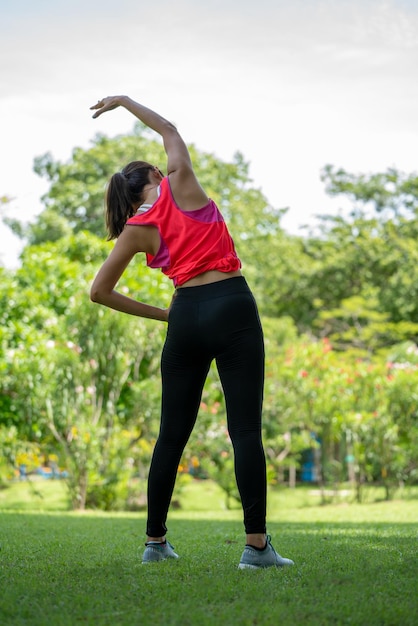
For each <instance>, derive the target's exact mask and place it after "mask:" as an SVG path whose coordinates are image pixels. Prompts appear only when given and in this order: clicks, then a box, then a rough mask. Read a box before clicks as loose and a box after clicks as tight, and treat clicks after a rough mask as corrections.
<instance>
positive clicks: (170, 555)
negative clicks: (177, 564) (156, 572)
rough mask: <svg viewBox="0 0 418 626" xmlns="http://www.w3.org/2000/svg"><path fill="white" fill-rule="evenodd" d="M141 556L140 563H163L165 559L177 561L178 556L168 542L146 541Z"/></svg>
mask: <svg viewBox="0 0 418 626" xmlns="http://www.w3.org/2000/svg"><path fill="white" fill-rule="evenodd" d="M145 546H146V548H145V550H144V554H143V556H142V563H153V562H154V561H165V559H178V558H179V555H178V554H176V553H175V552H174V547H173V546H172V545H171V543H169V542H168V541H165V542H164V543H159V542H158V541H148V542H147V543H146V544H145Z"/></svg>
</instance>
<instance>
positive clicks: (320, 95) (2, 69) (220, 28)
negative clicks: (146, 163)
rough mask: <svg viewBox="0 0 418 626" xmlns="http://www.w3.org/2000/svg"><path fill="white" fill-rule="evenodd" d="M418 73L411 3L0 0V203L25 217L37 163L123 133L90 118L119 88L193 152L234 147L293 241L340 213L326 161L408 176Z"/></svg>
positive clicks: (226, 154) (415, 140) (416, 15)
mask: <svg viewBox="0 0 418 626" xmlns="http://www.w3.org/2000/svg"><path fill="white" fill-rule="evenodd" d="M417 68H418V0H349V1H348V0H347V1H346V0H251V1H249V0H239V1H238V0H204V1H200V0H180V1H178V2H177V1H176V0H160V1H159V2H149V0H147V1H143V0H117V1H115V0H112V1H110V0H83V1H82V0H72V2H71V3H70V2H67V1H64V0H36V2H34V1H33V0H13V1H11V0H0V196H3V195H7V196H10V197H12V198H13V202H12V204H11V206H10V207H9V208H8V210H7V214H8V215H12V216H14V217H18V218H20V219H24V220H28V219H32V218H33V217H34V216H35V215H36V214H37V213H39V211H40V210H41V208H42V205H41V203H40V196H41V195H42V193H44V192H45V191H46V190H47V185H46V182H45V181H43V180H42V179H40V178H39V177H37V176H36V175H35V174H34V173H33V172H32V167H33V159H34V157H36V156H39V155H41V154H44V153H45V152H47V151H50V152H52V154H53V156H54V157H55V158H57V159H60V160H67V159H69V158H70V156H71V152H72V149H73V148H74V147H75V146H81V147H85V148H87V147H88V146H89V145H90V141H91V139H93V137H94V135H95V134H96V132H99V131H100V132H104V133H106V134H108V135H110V136H113V135H115V134H118V133H124V132H130V131H131V129H132V127H133V121H134V120H133V118H132V117H131V116H130V115H129V114H128V113H127V112H126V111H124V110H122V109H120V110H117V111H115V112H113V113H110V114H107V115H103V116H102V117H100V118H99V119H98V120H92V118H91V112H90V111H89V106H90V105H91V104H93V103H94V102H96V101H97V100H98V99H99V98H101V97H102V96H106V95H112V94H115V93H126V94H128V95H130V96H131V97H133V98H134V99H136V100H139V101H142V102H143V103H144V104H146V105H148V106H150V107H151V108H155V109H156V110H157V111H158V112H159V113H161V114H162V115H164V116H165V117H167V118H168V119H170V120H172V121H173V122H175V123H176V124H177V126H178V128H179V130H180V132H181V133H182V135H183V136H184V138H185V140H186V141H187V142H193V143H194V144H196V146H197V147H198V148H199V149H201V150H204V151H209V152H214V153H215V154H216V155H217V156H219V157H220V158H222V159H224V160H230V159H231V158H232V156H233V154H234V153H235V152H236V151H237V150H239V151H241V152H242V153H243V154H244V157H245V158H246V160H247V161H249V162H250V164H251V165H250V175H251V177H252V179H253V184H254V186H256V187H258V188H261V189H262V191H263V193H264V194H265V195H266V197H267V199H268V200H269V202H270V203H271V204H272V205H273V206H275V207H277V208H283V207H289V211H288V214H287V216H286V217H285V218H284V220H283V225H284V227H285V228H287V230H289V231H291V232H298V230H297V229H298V227H299V226H300V225H301V224H305V223H313V216H314V215H315V214H324V213H333V214H336V213H338V211H339V208H340V207H342V206H344V202H343V200H342V199H332V200H331V199H329V198H328V197H327V196H326V194H325V191H324V186H323V184H322V183H321V181H320V171H321V168H322V167H323V166H324V165H326V164H327V163H331V164H334V165H336V166H339V167H344V168H346V169H348V170H349V171H353V172H377V171H384V170H386V169H387V168H388V167H397V168H399V169H400V170H402V171H405V172H408V173H412V172H416V171H417V169H418V166H417V146H418V80H417V78H418V69H417ZM122 165H123V163H121V166H122ZM0 241H1V247H0V254H1V259H2V262H3V263H4V264H6V265H8V266H15V265H16V262H17V261H16V259H17V254H18V252H19V249H20V247H21V244H20V243H19V242H18V241H17V240H16V239H15V238H14V237H13V236H12V235H11V234H10V231H9V230H8V229H7V228H6V227H5V226H3V225H1V226H0Z"/></svg>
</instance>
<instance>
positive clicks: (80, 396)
mask: <svg viewBox="0 0 418 626" xmlns="http://www.w3.org/2000/svg"><path fill="white" fill-rule="evenodd" d="M190 152H191V156H192V160H193V162H194V166H195V169H196V173H197V175H198V178H199V179H200V181H201V183H202V185H203V187H204V188H205V190H206V191H207V193H208V194H209V195H210V196H211V197H212V198H213V199H214V200H215V201H216V202H217V204H218V205H219V207H220V209H221V211H222V212H223V214H224V215H225V217H226V219H227V220H228V224H229V226H230V229H231V232H232V234H233V237H234V240H235V243H236V247H237V251H238V254H239V256H240V257H241V259H242V261H243V268H244V274H245V276H246V277H247V279H248V280H249V283H250V285H251V287H252V288H253V290H254V293H255V295H256V298H257V302H258V304H259V309H260V313H261V315H262V318H263V325H264V330H265V342H266V354H267V361H266V386H265V403H264V439H265V444H266V453H267V461H268V478H269V481H270V482H271V483H272V484H280V483H282V482H283V481H284V480H285V479H286V478H287V477H288V475H290V474H291V472H293V470H294V468H296V469H297V470H298V471H299V470H300V467H301V462H302V452H304V451H305V452H306V450H309V449H312V453H313V456H314V457H315V459H316V464H317V468H316V471H317V476H318V480H319V481H320V482H321V484H322V487H323V488H324V487H325V485H326V484H333V485H334V486H335V485H338V484H339V483H340V482H342V481H345V480H346V479H347V478H349V479H350V481H351V483H352V484H353V485H355V486H356V489H357V498H358V499H359V500H361V499H362V497H363V496H362V493H363V492H364V485H365V484H367V483H368V482H372V481H379V482H380V483H381V484H382V485H383V486H384V488H385V493H386V497H387V498H390V497H392V495H393V490H394V489H395V488H396V487H397V486H398V485H399V484H408V483H409V484H412V483H416V482H417V480H418V475H417V474H418V461H417V453H416V450H417V449H418V445H417V444H418V431H417V404H418V401H417V395H416V389H417V388H418V379H417V375H418V374H417V369H418V363H417V357H416V345H417V342H418V291H417V290H418V269H417V268H418V248H417V245H416V241H417V235H418V215H417V189H418V184H417V181H418V179H417V177H416V176H415V175H410V176H406V175H405V174H402V173H400V172H398V171H396V170H393V169H391V170H388V171H387V172H384V173H377V174H372V175H353V174H350V173H347V172H345V171H344V170H341V169H340V170H338V169H335V168H333V167H331V166H327V167H326V168H325V169H324V171H323V180H324V182H325V184H326V186H327V190H328V192H329V193H330V194H331V195H338V194H340V195H345V196H346V197H348V198H349V199H350V201H351V202H352V204H353V207H352V211H351V214H350V215H348V216H347V217H342V216H336V217H335V216H331V217H330V216H328V217H327V218H323V220H322V224H321V228H320V229H319V232H315V233H310V234H309V235H308V236H306V237H304V238H302V237H295V236H290V235H288V234H286V233H285V232H284V231H283V230H282V228H281V226H280V218H281V215H282V214H283V210H278V209H276V208H274V207H272V206H271V205H270V204H269V203H268V201H267V199H266V198H265V197H264V196H263V194H262V193H261V191H260V190H258V189H255V188H254V187H253V186H252V184H251V180H250V179H249V164H248V163H247V162H245V160H244V158H243V156H242V155H241V154H240V153H237V154H236V155H235V156H234V158H233V160H232V162H231V163H225V162H222V161H220V160H219V159H217V157H216V156H215V155H213V154H207V153H202V152H200V151H199V150H198V149H197V148H196V147H195V146H193V145H192V146H190ZM134 159H141V160H142V159H143V160H148V161H150V162H152V163H155V164H156V165H158V166H159V167H160V168H161V169H162V170H164V163H165V154H164V150H163V148H162V145H161V143H160V142H159V141H156V140H155V139H154V138H153V136H151V134H150V133H149V131H147V130H146V129H145V128H144V127H143V126H141V125H140V124H137V125H136V126H135V128H134V130H133V132H132V133H131V134H129V135H126V136H123V137H114V138H108V137H106V136H104V135H97V136H96V137H95V139H94V140H93V141H92V145H91V147H90V148H89V149H87V150H83V149H81V148H75V149H74V151H73V153H72V156H71V159H70V160H69V161H68V162H66V163H61V162H58V161H55V160H54V159H53V158H52V156H51V155H50V154H46V155H43V156H41V157H39V158H38V159H36V160H35V171H36V172H37V173H38V174H39V175H40V176H42V177H43V178H45V179H46V180H47V181H48V182H49V184H50V187H49V190H48V192H47V193H46V194H45V196H44V197H43V203H44V206H45V209H44V211H43V212H42V213H41V215H40V216H39V217H38V219H37V220H36V221H35V222H34V223H33V224H31V225H30V226H27V225H24V224H21V223H20V222H18V221H16V220H10V219H9V220H8V221H7V223H8V224H9V225H10V226H11V227H12V229H13V230H14V231H15V232H17V233H20V234H21V236H23V237H26V238H27V242H28V245H27V246H26V247H25V249H24V251H23V253H22V257H21V261H22V263H21V267H20V268H19V269H17V270H16V271H7V270H6V269H4V268H0V381H1V382H0V439H1V441H2V442H3V446H4V449H5V450H6V454H5V455H4V459H3V464H2V467H1V468H0V472H1V475H2V476H10V475H16V472H18V468H19V460H18V459H21V458H23V457H22V456H21V455H25V454H26V455H27V458H28V459H29V457H30V459H31V461H30V463H29V465H30V467H31V468H34V469H36V463H38V464H42V463H43V462H44V460H45V459H48V458H50V455H56V456H57V458H58V463H59V466H60V467H61V468H62V469H66V470H68V472H69V476H68V486H69V488H70V496H71V500H72V503H73V506H77V507H84V506H92V507H93V506H94V507H96V508H104V509H110V508H113V509H116V508H124V507H125V508H132V509H136V508H141V506H143V503H144V485H145V479H146V477H147V471H148V466H149V461H150V456H151V453H152V448H153V443H154V441H155V439H156V437H157V434H158V426H159V404H160V380H159V356H160V351H161V346H162V343H163V340H164V332H165V329H164V325H161V324H158V323H155V322H150V321H147V320H139V319H136V318H131V317H129V316H123V315H121V314H119V313H116V312H113V311H108V310H105V309H103V308H101V307H98V306H97V305H93V304H92V303H91V302H90V301H89V296H88V292H89V286H90V283H91V280H92V279H93V276H94V273H95V271H96V269H97V268H98V267H99V266H100V264H101V263H102V262H103V261H104V259H105V258H106V257H107V255H108V253H109V251H110V249H111V246H112V244H109V243H104V242H103V241H101V239H98V237H97V235H99V236H100V238H103V235H104V226H103V224H104V220H103V195H104V190H105V185H106V181H107V180H108V179H109V177H110V176H111V175H112V174H113V173H114V172H115V171H118V170H119V169H120V168H121V167H122V166H123V165H124V164H125V163H127V162H129V161H130V160H134ZM1 202H2V203H3V204H5V203H6V204H7V202H9V199H1ZM4 221H6V220H4ZM119 289H120V290H121V291H122V292H123V293H125V294H127V295H130V296H132V297H134V298H138V299H139V300H143V301H146V302H151V303H155V304H157V305H161V306H165V305H168V303H169V302H170V299H171V295H172V286H171V284H170V283H169V281H168V280H167V279H166V278H165V277H164V276H162V275H161V274H159V273H157V272H155V271H150V270H148V269H147V268H146V267H145V262H144V260H143V259H139V260H135V261H134V262H132V263H131V264H130V266H129V268H128V269H127V271H126V272H125V274H124V276H123V278H122V279H121V281H120V284H119ZM44 457H45V459H44ZM181 465H182V467H181V469H182V471H183V472H185V471H188V470H189V469H191V471H192V472H193V473H194V475H197V476H199V477H209V478H214V479H216V481H217V482H218V483H219V485H220V486H221V487H222V489H223V492H224V494H225V498H226V504H227V506H231V507H232V506H233V505H234V506H236V505H237V499H238V494H237V492H236V487H235V478H234V472H233V457H232V448H231V443H230V441H229V436H228V433H227V425H226V411H225V404H224V399H223V394H222V389H221V385H220V382H219V379H218V376H217V373H216V370H215V368H214V367H213V368H211V371H210V373H209V377H208V380H207V383H206V385H205V388H204V392H203V397H202V405H201V411H200V414H199V419H198V422H197V425H196V428H195V431H194V432H193V434H192V437H191V439H190V442H189V445H188V447H187V448H186V451H185V454H184V457H183V459H182V464H181Z"/></svg>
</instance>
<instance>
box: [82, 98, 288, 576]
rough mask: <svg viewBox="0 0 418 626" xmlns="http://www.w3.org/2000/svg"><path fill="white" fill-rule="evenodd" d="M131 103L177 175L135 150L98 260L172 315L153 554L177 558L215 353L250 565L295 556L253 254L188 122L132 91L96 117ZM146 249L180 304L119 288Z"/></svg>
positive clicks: (115, 190)
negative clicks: (191, 448)
mask: <svg viewBox="0 0 418 626" xmlns="http://www.w3.org/2000/svg"><path fill="white" fill-rule="evenodd" d="M119 106H122V107H124V108H125V109H126V110H127V111H129V112H130V113H132V114H133V115H135V116H136V117H137V118H138V119H139V120H141V121H142V122H143V123H144V124H146V125H147V126H148V127H149V128H151V129H153V130H154V131H155V132H157V133H159V134H160V135H161V137H162V139H163V143H164V149H165V152H166V154H167V172H168V175H167V177H164V175H163V174H162V173H161V171H160V170H159V169H158V168H157V167H156V166H154V165H151V164H150V163H146V162H143V161H134V162H132V163H129V164H128V165H126V166H125V167H124V168H123V169H122V171H121V172H118V173H116V174H114V175H113V176H112V178H111V180H110V182H109V185H108V189H107V196H106V223H107V228H108V232H109V239H115V238H116V239H117V241H116V244H115V246H114V248H113V250H112V252H111V254H110V255H109V258H108V259H107V260H106V261H105V263H104V264H103V266H102V267H101V269H100V271H99V272H98V274H97V276H96V278H95V280H94V282H93V285H92V288H91V299H92V300H93V301H94V302H98V303H100V304H103V305H105V306H108V307H110V308H112V309H116V310H118V311H122V312H123V313H128V314H131V315H137V316H140V317H146V318H151V319H155V320H158V321H162V322H168V331H167V337H166V341H165V344H164V349H163V352H162V358H161V374H162V409H161V427H160V433H159V436H158V440H157V442H156V445H155V449H154V453H153V458H152V462H151V467H150V472H149V479H148V519H147V542H146V544H145V546H146V549H145V552H144V555H143V563H149V562H152V561H160V560H164V559H167V558H177V557H178V555H177V554H176V553H175V552H174V550H173V547H172V546H171V544H170V543H169V542H168V541H166V532H167V528H166V525H165V523H166V519H167V514H168V509H169V505H170V501H171V496H172V493H173V489H174V483H175V479H176V473H177V468H178V464H179V461H180V458H181V455H182V453H183V450H184V447H185V445H186V443H187V441H188V439H189V436H190V433H191V432H192V429H193V426H194V424H195V421H196V417H197V413H198V409H199V405H200V401H201V394H202V389H203V385H204V382H205V379H206V376H207V374H208V370H209V366H210V363H211V362H212V360H213V359H215V360H216V365H217V368H218V372H219V376H220V380H221V383H222V386H223V390H224V394H225V401H226V409H227V419H228V431H229V435H230V437H231V440H232V444H233V448H234V457H235V473H236V479H237V485H238V489H239V493H240V496H241V501H242V506H243V512H244V526H245V531H246V547H245V549H244V552H243V554H242V557H241V561H240V564H239V567H240V568H259V567H270V566H284V565H291V564H293V562H292V561H290V560H289V559H284V558H282V557H281V556H280V555H279V554H277V552H276V551H275V550H274V548H273V547H272V545H271V543H270V537H268V536H266V526H265V524H266V521H265V518H266V465H265V456H264V450H263V445H262V441H261V408H262V398H263V385H264V346H263V334H262V329H261V325H260V320H259V317H258V312H257V307H256V304H255V301H254V298H253V296H252V294H251V291H250V289H249V287H248V285H247V283H246V281H245V279H244V277H243V276H242V275H241V270H240V268H241V262H240V260H239V258H238V256H237V254H236V252H235V248H234V243H233V241H232V239H231V237H230V235H229V232H228V229H227V227H226V225H225V222H224V220H223V218H222V215H221V214H220V212H219V210H218V208H217V207H216V205H215V203H214V202H213V201H212V200H210V199H209V198H208V197H207V196H206V194H205V192H204V190H203V189H202V187H201V186H200V184H199V182H198V181H197V179H196V176H195V174H194V171H193V167H192V163H191V160H190V155H189V152H188V150H187V147H186V145H185V143H184V141H183V139H182V138H181V136H180V135H179V133H178V132H177V129H176V128H175V127H174V126H173V124H171V123H170V122H168V121H167V120H165V119H164V118H163V117H161V116H160V115H158V114H157V113H155V112H153V111H151V110H150V109H148V108H146V107H145V106H143V105H141V104H138V103H137V102H134V101H133V100H131V99H130V98H128V97H127V96H111V97H107V98H103V100H99V101H98V103H97V104H95V105H94V106H92V107H91V109H93V110H95V111H96V112H95V113H94V115H93V118H97V117H99V115H101V114H102V113H105V112H106V111H111V110H113V109H115V108H116V107H119ZM138 252H144V253H145V254H146V259H147V264H148V266H150V267H153V268H161V270H162V271H163V272H164V274H166V275H167V276H168V277H169V278H170V279H172V280H173V283H174V286H175V287H176V292H175V297H174V298H173V300H172V303H171V306H170V307H169V308H168V309H162V308H159V307H156V306H152V305H149V304H145V303H143V302H138V301H136V300H133V299H131V298H128V297H126V296H124V295H122V294H120V293H118V292H117V291H115V290H114V288H115V286H116V284H117V282H118V280H119V278H120V277H121V275H122V273H123V271H124V270H125V268H126V266H127V265H128V263H129V262H130V261H131V259H132V258H133V257H134V255H135V254H137V253H138Z"/></svg>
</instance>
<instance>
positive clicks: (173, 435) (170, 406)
mask: <svg viewBox="0 0 418 626" xmlns="http://www.w3.org/2000/svg"><path fill="white" fill-rule="evenodd" d="M213 359H216V365H217V368H218V372H219V377H220V380H221V383H222V387H223V391H224V394H225V402H226V411H227V420H228V432H229V435H230V437H231V440H232V445H233V448H234V459H235V476H236V480H237V485H238V490H239V493H240V497H241V501H242V506H243V511H244V527H245V531H246V532H247V533H264V532H265V530H266V527H265V525H266V461H265V455H264V450H263V444H262V441H261V410H262V402H263V387H264V342H263V331H262V329H261V324H260V319H259V316H258V312H257V306H256V303H255V300H254V297H253V295H252V293H251V291H250V289H249V287H248V285H247V283H246V281H245V279H244V277H241V276H239V277H234V278H228V279H226V280H222V281H220V282H216V283H211V284H209V285H201V286H197V287H184V288H180V289H178V290H177V295H176V298H175V299H174V303H173V306H172V308H171V311H170V316H169V322H168V331H167V338H166V341H165V345H164V349H163V352H162V357H161V374H162V413H161V428H160V433H159V436H158V440H157V443H156V446H155V449H154V454H153V458H152V462H151V467H150V472H149V479H148V522H147V535H148V536H151V537H160V536H163V535H164V534H165V533H166V530H167V528H166V525H165V522H166V519H167V513H168V508H169V505H170V501H171V496H172V493H173V489H174V483H175V480H176V474H177V468H178V465H179V462H180V458H181V455H182V453H183V450H184V447H185V445H186V443H187V441H188V439H189V436H190V434H191V432H192V429H193V426H194V424H195V421H196V417H197V413H198V410H199V406H200V401H201V395H202V389H203V385H204V383H205V380H206V376H207V374H208V370H209V367H210V364H211V362H212V360H213Z"/></svg>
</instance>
